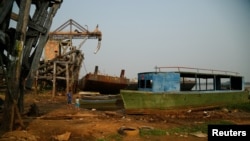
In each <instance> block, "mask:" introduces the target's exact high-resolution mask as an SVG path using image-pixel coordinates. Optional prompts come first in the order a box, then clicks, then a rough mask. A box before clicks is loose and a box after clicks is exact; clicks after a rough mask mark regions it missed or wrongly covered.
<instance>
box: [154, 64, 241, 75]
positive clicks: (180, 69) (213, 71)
mask: <svg viewBox="0 0 250 141" xmlns="http://www.w3.org/2000/svg"><path fill="white" fill-rule="evenodd" d="M161 69H168V70H172V71H173V70H174V71H178V72H194V73H211V74H225V75H239V73H238V72H233V71H225V70H216V69H204V68H192V67H179V66H171V67H157V66H155V70H156V72H161Z"/></svg>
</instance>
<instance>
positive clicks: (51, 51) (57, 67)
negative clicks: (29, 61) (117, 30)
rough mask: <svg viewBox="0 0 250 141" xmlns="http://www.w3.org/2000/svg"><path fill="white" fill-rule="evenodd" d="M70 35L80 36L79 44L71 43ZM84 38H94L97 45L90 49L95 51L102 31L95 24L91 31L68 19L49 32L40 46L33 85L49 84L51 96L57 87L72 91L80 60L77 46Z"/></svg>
mask: <svg viewBox="0 0 250 141" xmlns="http://www.w3.org/2000/svg"><path fill="white" fill-rule="evenodd" d="M68 29H69V30H68ZM65 30H66V31H65ZM67 30H68V31H67ZM74 39H78V40H82V41H81V42H80V44H79V46H74V45H73V40H74ZM87 39H98V45H97V48H96V50H95V51H94V53H97V52H98V50H99V49H100V46H101V40H102V33H101V31H99V29H98V25H97V26H96V29H95V30H94V31H92V32H91V31H88V29H86V28H84V27H82V26H81V25H80V24H78V23H77V22H76V21H74V20H72V19H70V20H68V21H67V22H65V23H64V24H62V25H61V26H60V27H58V28H57V29H56V30H55V31H53V32H50V33H49V40H48V42H47V44H46V46H45V50H44V59H43V60H42V61H40V65H39V67H38V70H37V73H36V77H35V78H36V82H37V83H36V86H38V84H39V85H40V87H44V86H45V85H49V86H52V88H53V96H54V95H55V94H56V92H57V90H63V91H66V92H68V91H72V92H73V93H75V92H76V91H77V85H78V79H79V72H80V69H81V66H82V62H83V60H84V54H83V53H82V51H81V50H80V48H81V46H82V45H83V44H84V42H85V41H86V40H87Z"/></svg>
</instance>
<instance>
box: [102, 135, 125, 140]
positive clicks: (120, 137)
mask: <svg viewBox="0 0 250 141" xmlns="http://www.w3.org/2000/svg"><path fill="white" fill-rule="evenodd" d="M122 139H123V138H122V135H120V134H112V135H109V136H108V137H105V138H102V139H97V141H122Z"/></svg>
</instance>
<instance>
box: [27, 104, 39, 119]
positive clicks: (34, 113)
mask: <svg viewBox="0 0 250 141" xmlns="http://www.w3.org/2000/svg"><path fill="white" fill-rule="evenodd" d="M27 115H28V116H34V117H38V116H40V113H39V108H38V106H37V105H36V103H33V104H31V105H30V109H29V112H28V113H27Z"/></svg>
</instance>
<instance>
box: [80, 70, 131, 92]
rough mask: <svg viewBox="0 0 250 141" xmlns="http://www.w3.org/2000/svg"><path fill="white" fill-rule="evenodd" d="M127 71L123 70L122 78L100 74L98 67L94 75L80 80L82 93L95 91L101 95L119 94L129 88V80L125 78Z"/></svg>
mask: <svg viewBox="0 0 250 141" xmlns="http://www.w3.org/2000/svg"><path fill="white" fill-rule="evenodd" d="M124 74H125V70H121V74H120V77H117V76H110V75H104V74H98V66H96V67H95V72H94V73H88V74H86V75H85V76H84V77H83V78H81V79H80V80H79V84H78V86H79V89H80V90H82V91H94V92H99V93H100V94H119V93H120V90H121V89H124V88H126V87H128V86H129V79H128V78H126V77H125V76H124Z"/></svg>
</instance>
